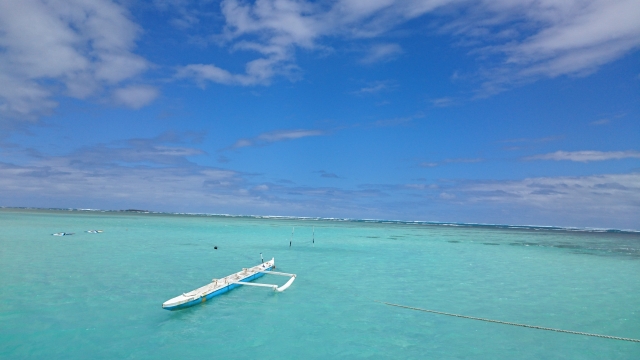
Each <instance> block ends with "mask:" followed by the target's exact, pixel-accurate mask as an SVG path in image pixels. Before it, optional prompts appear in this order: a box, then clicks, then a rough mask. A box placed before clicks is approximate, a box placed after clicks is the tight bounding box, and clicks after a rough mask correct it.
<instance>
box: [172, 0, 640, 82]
mask: <svg viewBox="0 0 640 360" xmlns="http://www.w3.org/2000/svg"><path fill="white" fill-rule="evenodd" d="M221 8H222V14H223V16H224V18H225V29H224V31H223V33H222V35H221V36H220V37H219V39H221V40H222V42H223V43H227V44H230V46H231V48H232V49H234V50H250V51H255V52H257V53H258V54H260V55H259V56H260V58H259V59H257V60H262V61H263V63H262V64H261V68H260V71H259V72H257V73H258V74H259V76H256V72H255V70H254V72H253V73H252V72H250V71H249V67H250V66H249V64H248V65H247V71H246V73H245V74H231V73H228V72H226V71H225V70H222V69H219V68H217V67H215V65H212V64H211V65H210V66H212V67H213V68H211V69H209V70H210V71H209V72H210V73H211V74H212V75H211V76H202V75H203V71H192V72H191V73H190V72H189V71H186V72H182V74H183V75H191V76H193V77H195V78H196V79H198V80H200V81H203V80H208V81H214V82H219V83H223V84H235V85H255V84H263V83H265V82H268V79H269V78H271V77H272V76H276V75H279V74H281V73H283V71H282V68H287V67H288V66H293V63H294V61H295V50H296V48H305V49H322V48H326V45H323V44H322V42H323V40H328V39H331V38H338V39H344V40H347V41H351V40H357V39H372V38H376V37H380V36H381V35H383V34H385V33H386V32H388V31H389V30H390V29H392V28H394V27H395V26H397V25H399V24H402V23H404V22H407V21H409V20H411V19H415V18H417V17H420V16H423V15H425V14H430V15H431V17H430V20H432V21H433V22H434V23H436V24H438V23H442V24H446V25H442V26H440V30H441V32H442V33H443V34H449V35H453V36H454V37H457V38H459V39H461V43H466V44H469V46H471V47H472V48H473V49H474V50H479V51H482V52H483V53H484V54H494V55H498V58H496V57H491V56H490V57H488V59H490V60H487V61H490V62H489V63H488V64H487V66H484V67H485V68H489V69H490V70H489V71H487V72H485V73H484V76H486V78H487V79H488V80H487V82H486V83H485V84H484V87H485V90H484V92H485V93H487V94H489V93H495V92H499V91H501V90H503V89H504V88H505V87H508V86H510V85H512V84H514V83H519V82H524V81H533V80H535V79H537V78H540V77H555V76H559V75H566V74H587V73H589V72H592V71H595V70H596V69H597V68H598V67H599V66H601V65H603V64H605V63H607V62H610V61H613V60H615V59H617V58H620V57H621V56H623V55H624V54H626V53H628V52H630V51H632V50H634V49H636V48H638V46H639V45H640V25H639V24H640V22H638V21H637V19H638V18H640V6H637V1H636V0H567V1H561V2H558V1H552V0H543V1H536V0H516V1H513V0H481V1H470V0H418V1H415V0H414V1H411V0H377V1H371V0H334V1H329V2H326V3H322V4H318V3H315V2H310V1H297V0H260V1H256V2H243V1H240V0H224V1H223V2H222V4H221ZM436 10H438V11H436ZM401 52H402V49H401V48H400V46H399V45H398V44H393V43H381V44H378V45H375V46H373V47H372V48H371V49H370V52H369V54H368V55H367V56H365V57H364V59H363V60H362V61H363V62H365V63H372V62H377V61H384V60H387V59H389V58H393V56H397V55H398V54H400V53H401ZM200 66H205V65H200ZM190 70H195V69H190ZM200 70H205V69H204V68H202V69H200ZM220 70H221V71H220ZM199 75H200V76H199Z"/></svg>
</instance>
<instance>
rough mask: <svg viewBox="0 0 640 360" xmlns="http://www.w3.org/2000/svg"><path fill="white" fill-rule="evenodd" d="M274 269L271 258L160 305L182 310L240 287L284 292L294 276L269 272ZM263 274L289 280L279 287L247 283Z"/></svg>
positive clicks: (168, 308) (169, 308) (165, 307)
mask: <svg viewBox="0 0 640 360" xmlns="http://www.w3.org/2000/svg"><path fill="white" fill-rule="evenodd" d="M275 267H276V265H275V259H273V258H272V259H271V260H269V261H267V262H264V263H262V264H260V265H256V266H254V267H252V268H249V269H242V271H239V272H237V273H235V274H232V275H229V276H227V277H224V278H222V279H213V280H212V281H211V283H209V284H207V285H205V286H202V287H200V288H197V289H195V290H193V291H189V292H188V293H183V294H182V295H178V296H176V297H174V298H173V299H170V300H167V301H165V302H164V303H163V304H162V308H163V309H167V310H178V309H184V308H187V307H190V306H193V305H197V304H200V303H203V302H205V301H207V300H209V299H211V298H212V297H214V296H218V295H221V294H224V293H226V292H228V291H229V290H232V289H235V288H237V287H239V286H241V285H250V286H259V287H267V288H271V289H273V291H277V292H282V291H285V290H286V289H287V288H289V286H291V284H292V283H293V281H294V280H295V279H296V274H287V273H281V272H275V271H271V270H272V269H275ZM265 274H273V275H282V276H289V277H290V279H289V281H287V282H286V283H285V284H284V285H282V286H280V287H278V285H273V284H253V283H249V281H252V280H255V279H257V278H259V277H262V276H264V275H265Z"/></svg>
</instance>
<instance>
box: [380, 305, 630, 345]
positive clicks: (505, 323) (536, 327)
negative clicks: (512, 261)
mask: <svg viewBox="0 0 640 360" xmlns="http://www.w3.org/2000/svg"><path fill="white" fill-rule="evenodd" d="M374 301H375V302H378V303H381V304H385V305H389V306H397V307H400V308H405V309H411V310H417V311H424V312H429V313H434V314H440V315H447V316H455V317H459V318H464V319H471V320H480V321H486V322H492V323H498V324H504V325H513V326H521V327H526V328H531V329H538V330H548V331H556V332H562V333H567V334H576V335H585V336H595V337H600V338H605V339H614V340H624V341H632V342H640V340H638V339H630V338H623V337H618V336H609V335H600V334H590V333H585V332H580V331H571V330H561V329H553V328H548V327H542V326H535V325H526V324H517V323H512V322H506V321H500V320H491V319H483V318H477V317H473V316H465V315H458V314H450V313H446V312H441V311H435V310H427V309H420V308H416V307H411V306H405V305H398V304H392V303H388V302H384V301H378V300H374Z"/></svg>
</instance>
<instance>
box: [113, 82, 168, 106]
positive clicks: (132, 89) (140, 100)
mask: <svg viewBox="0 0 640 360" xmlns="http://www.w3.org/2000/svg"><path fill="white" fill-rule="evenodd" d="M157 96H158V89H156V88H154V87H152V86H145V85H135V86H128V87H125V88H121V89H116V90H115V91H114V92H113V97H114V100H115V101H116V102H117V103H119V104H122V105H125V106H127V107H130V108H132V109H140V108H141V107H143V106H146V105H148V104H149V103H151V102H152V101H153V100H155V98H156V97H157Z"/></svg>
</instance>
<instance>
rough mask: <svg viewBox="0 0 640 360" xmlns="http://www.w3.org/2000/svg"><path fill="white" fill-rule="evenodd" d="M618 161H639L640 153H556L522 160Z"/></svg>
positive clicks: (631, 151) (630, 151) (628, 151)
mask: <svg viewBox="0 0 640 360" xmlns="http://www.w3.org/2000/svg"><path fill="white" fill-rule="evenodd" d="M620 159H640V152H638V151H634V150H627V151H591V150H585V151H556V152H553V153H549V154H541V155H534V156H529V157H526V158H524V160H556V161H559V160H569V161H578V162H589V161H604V160H620Z"/></svg>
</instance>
